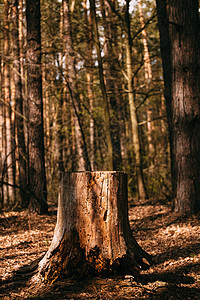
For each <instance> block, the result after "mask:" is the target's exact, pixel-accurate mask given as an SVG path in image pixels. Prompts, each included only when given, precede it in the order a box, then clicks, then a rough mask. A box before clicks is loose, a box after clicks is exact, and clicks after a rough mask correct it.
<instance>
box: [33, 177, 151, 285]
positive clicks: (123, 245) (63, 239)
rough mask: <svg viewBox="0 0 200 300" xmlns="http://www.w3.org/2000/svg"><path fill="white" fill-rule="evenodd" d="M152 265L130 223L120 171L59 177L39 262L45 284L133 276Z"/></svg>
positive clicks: (124, 184)
mask: <svg viewBox="0 0 200 300" xmlns="http://www.w3.org/2000/svg"><path fill="white" fill-rule="evenodd" d="M149 263H151V257H150V255H148V254H147V253H146V252H145V251H144V250H143V249H142V248H141V247H140V246H139V245H138V244H137V242H136V240H135V239H134V237H133V235H132V232H131V229H130V225H129V221H128V200H127V175H126V174H125V173H121V172H75V173H64V174H62V181H61V186H60V194H59V201H58V215H57V224H56V228H55V232H54V237H53V241H52V244H51V246H50V248H49V250H48V252H47V253H46V255H45V256H44V258H43V259H42V260H41V261H40V263H39V269H38V270H39V272H38V275H37V276H39V278H40V279H42V280H44V281H46V282H54V281H55V280H56V279H57V278H59V277H60V276H67V277H70V276H72V275H75V276H78V277H81V276H86V275H88V274H92V275H106V274H107V275H108V274H133V275H134V276H136V277H137V276H138V275H139V272H140V268H141V267H142V268H146V267H148V266H149Z"/></svg>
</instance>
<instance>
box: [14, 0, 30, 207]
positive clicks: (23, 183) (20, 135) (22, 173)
mask: <svg viewBox="0 0 200 300" xmlns="http://www.w3.org/2000/svg"><path fill="white" fill-rule="evenodd" d="M18 20H19V11H18V1H16V0H14V1H12V26H13V28H12V39H13V79H14V84H15V95H14V96H15V111H16V114H15V118H16V127H17V147H18V155H19V159H18V165H19V183H20V187H21V189H20V197H21V206H22V207H24V206H27V205H28V194H27V172H26V162H27V158H26V148H25V138H24V119H25V117H24V112H23V96H22V81H21V68H20V50H19V24H18Z"/></svg>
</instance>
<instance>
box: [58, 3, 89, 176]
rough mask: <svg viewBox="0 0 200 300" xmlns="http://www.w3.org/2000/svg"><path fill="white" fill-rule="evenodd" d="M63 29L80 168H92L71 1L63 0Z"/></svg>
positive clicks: (67, 77)
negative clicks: (83, 117) (84, 124)
mask: <svg viewBox="0 0 200 300" xmlns="http://www.w3.org/2000/svg"><path fill="white" fill-rule="evenodd" d="M63 18H64V22H63V30H64V44H65V46H64V47H65V64H66V76H65V79H66V84H67V87H68V90H69V94H70V98H71V103H72V106H73V109H74V125H75V129H76V145H77V154H78V170H79V171H84V170H90V169H91V166H90V161H89V157H88V151H87V145H86V140H85V135H84V131H83V125H82V120H81V118H80V114H79V104H80V99H79V92H78V88H77V79H76V70H75V56H74V50H73V44H72V38H71V20H70V8H69V1H68V0H63Z"/></svg>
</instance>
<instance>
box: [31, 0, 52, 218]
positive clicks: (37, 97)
mask: <svg viewBox="0 0 200 300" xmlns="http://www.w3.org/2000/svg"><path fill="white" fill-rule="evenodd" d="M26 20H27V52H26V60H27V79H28V81H27V82H28V104H29V143H28V146H29V193H30V194H29V199H30V204H29V210H30V211H33V212H37V213H39V214H42V213H46V212H47V210H48V205H47V190H46V174H45V159H44V130H43V102H42V68H41V28H40V1H39V0H37V1H33V0H29V1H26Z"/></svg>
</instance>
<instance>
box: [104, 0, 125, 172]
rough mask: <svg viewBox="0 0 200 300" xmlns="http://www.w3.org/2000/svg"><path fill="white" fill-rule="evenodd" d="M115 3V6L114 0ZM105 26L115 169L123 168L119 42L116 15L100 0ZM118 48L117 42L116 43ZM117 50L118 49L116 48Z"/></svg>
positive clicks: (106, 63) (106, 81)
mask: <svg viewBox="0 0 200 300" xmlns="http://www.w3.org/2000/svg"><path fill="white" fill-rule="evenodd" d="M112 2H113V5H114V6H115V3H114V1H112ZM100 7H101V13H102V19H103V27H104V31H105V34H104V35H105V45H104V61H105V83H106V88H107V91H108V100H109V110H110V132H111V141H112V148H113V170H115V171H120V170H122V155H121V139H120V137H121V136H120V128H119V126H120V119H119V117H120V112H119V111H120V109H119V107H118V106H119V105H118V104H119V101H117V100H118V99H117V97H119V96H118V93H119V90H120V87H119V80H118V74H119V72H118V71H117V69H118V68H117V67H118V65H117V64H118V63H117V61H118V57H117V55H116V54H118V53H117V51H114V46H113V44H114V42H115V43H117V26H116V15H115V14H113V12H112V9H111V7H110V5H109V4H108V3H107V2H106V1H105V0H101V1H100ZM115 47H116V48H117V44H115ZM116 50H117V49H116Z"/></svg>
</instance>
